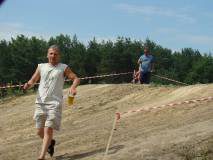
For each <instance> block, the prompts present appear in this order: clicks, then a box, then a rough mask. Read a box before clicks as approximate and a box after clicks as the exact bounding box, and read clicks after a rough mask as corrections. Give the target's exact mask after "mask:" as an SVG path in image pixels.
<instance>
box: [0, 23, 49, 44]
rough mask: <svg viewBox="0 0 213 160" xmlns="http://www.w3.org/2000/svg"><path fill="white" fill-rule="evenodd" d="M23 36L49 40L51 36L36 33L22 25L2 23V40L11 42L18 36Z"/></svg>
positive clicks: (0, 30)
mask: <svg viewBox="0 0 213 160" xmlns="http://www.w3.org/2000/svg"><path fill="white" fill-rule="evenodd" d="M20 34H23V35H25V36H27V37H32V36H36V37H38V38H43V39H49V37H50V36H49V35H47V34H43V33H35V32H33V31H31V30H30V29H29V28H27V27H26V26H24V24H22V23H8V22H5V23H0V38H1V39H5V40H8V41H9V40H11V38H15V37H16V36H18V35H20Z"/></svg>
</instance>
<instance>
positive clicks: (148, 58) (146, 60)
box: [139, 54, 154, 73]
mask: <svg viewBox="0 0 213 160" xmlns="http://www.w3.org/2000/svg"><path fill="white" fill-rule="evenodd" d="M139 61H141V62H142V63H140V67H141V70H142V72H144V73H147V72H150V71H151V64H152V63H153V62H154V57H153V56H152V55H150V54H148V55H145V54H144V55H142V56H141V57H140V58H139Z"/></svg>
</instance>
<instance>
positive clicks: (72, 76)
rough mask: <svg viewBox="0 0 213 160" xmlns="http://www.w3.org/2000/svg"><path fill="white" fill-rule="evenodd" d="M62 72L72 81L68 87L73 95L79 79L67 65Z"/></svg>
mask: <svg viewBox="0 0 213 160" xmlns="http://www.w3.org/2000/svg"><path fill="white" fill-rule="evenodd" d="M64 74H65V76H66V77H67V78H68V79H70V80H72V81H73V83H72V85H71V87H70V92H71V93H72V94H73V95H75V94H76V93H77V91H76V88H77V86H78V85H79V84H80V79H79V78H78V77H77V76H76V74H75V73H73V72H72V70H71V69H70V68H69V67H67V68H66V69H65V72H64Z"/></svg>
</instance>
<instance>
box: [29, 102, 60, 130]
mask: <svg viewBox="0 0 213 160" xmlns="http://www.w3.org/2000/svg"><path fill="white" fill-rule="evenodd" d="M61 114H62V105H60V104H58V105H56V104H36V108H35V113H34V117H33V118H34V120H35V122H36V128H44V127H50V128H53V129H55V130H59V129H60V126H61Z"/></svg>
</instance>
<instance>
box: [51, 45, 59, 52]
mask: <svg viewBox="0 0 213 160" xmlns="http://www.w3.org/2000/svg"><path fill="white" fill-rule="evenodd" d="M49 49H53V50H56V51H58V52H59V53H60V52H61V50H60V48H59V46H58V45H57V44H53V45H51V46H50V47H49Z"/></svg>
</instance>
